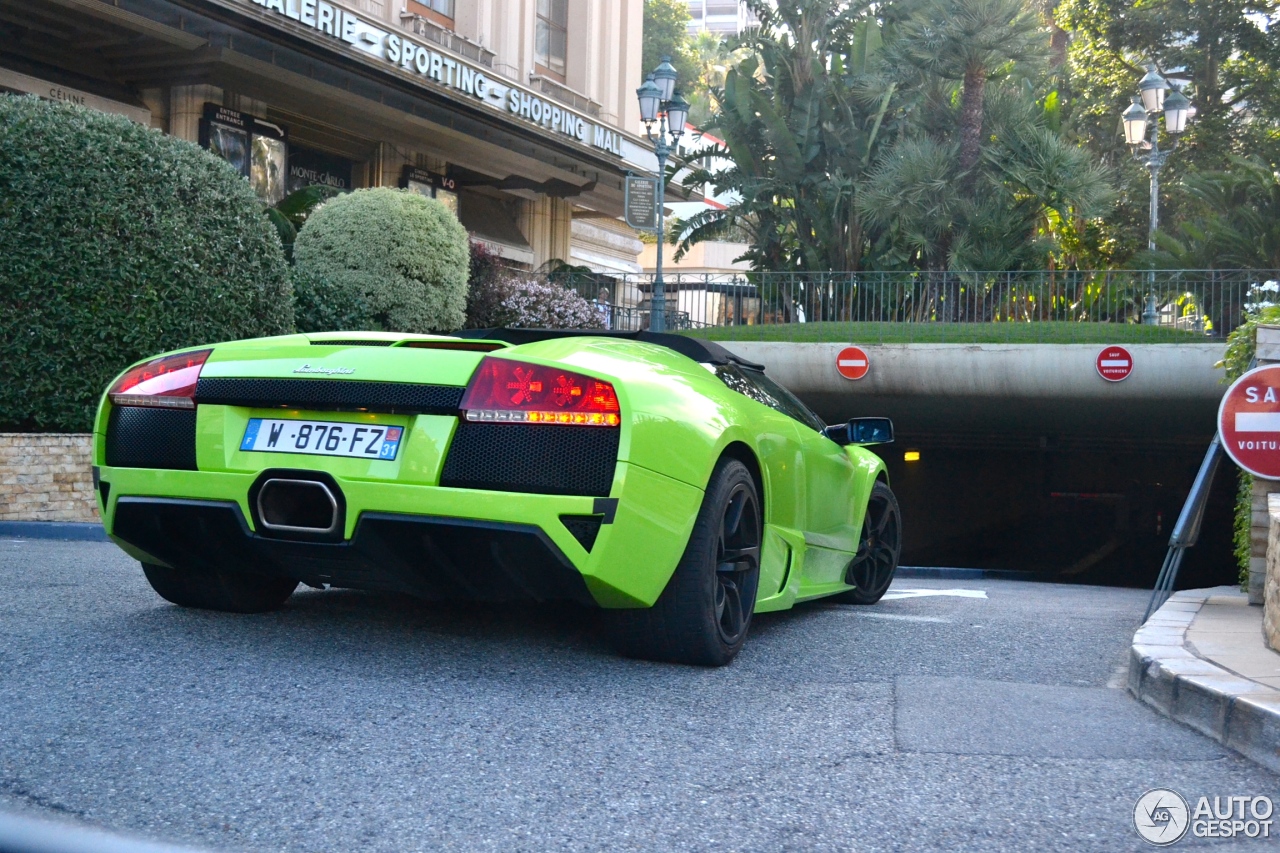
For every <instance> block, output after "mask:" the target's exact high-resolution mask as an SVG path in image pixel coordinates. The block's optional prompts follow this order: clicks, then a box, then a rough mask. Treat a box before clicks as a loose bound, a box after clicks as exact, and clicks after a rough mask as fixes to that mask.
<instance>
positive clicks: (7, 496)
mask: <svg viewBox="0 0 1280 853" xmlns="http://www.w3.org/2000/svg"><path fill="white" fill-rule="evenodd" d="M92 466H93V436H92V435H62V434H40V433H10V432H7V433H0V521H98V520H99V516H98V500H97V496H96V495H95V494H94V491H93V474H92Z"/></svg>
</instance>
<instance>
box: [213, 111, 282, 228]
mask: <svg viewBox="0 0 1280 853" xmlns="http://www.w3.org/2000/svg"><path fill="white" fill-rule="evenodd" d="M200 144H201V145H203V146H204V147H205V148H208V149H209V150H210V151H212V152H213V153H214V154H217V155H218V156H219V157H221V158H222V159H223V160H226V161H227V162H228V163H230V164H231V165H232V166H234V167H235V168H236V171H237V172H239V173H240V174H241V175H244V176H245V177H246V178H248V179H249V184H250V186H252V187H253V191H254V192H255V193H257V194H258V198H260V199H262V200H263V201H264V202H266V203H267V204H275V203H276V202H278V201H280V200H281V199H283V198H284V196H285V189H286V183H287V178H288V163H289V142H288V135H287V134H286V132H285V129H284V128H283V127H281V126H280V125H278V124H274V123H273V122H269V121H263V120H262V119H260V118H254V117H253V116H250V115H246V114H244V113H240V112H236V111H235V110H229V109H227V108H226V107H223V106H219V105H218V104H205V105H204V118H203V119H202V120H201V122H200Z"/></svg>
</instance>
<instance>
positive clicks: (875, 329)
mask: <svg viewBox="0 0 1280 853" xmlns="http://www.w3.org/2000/svg"><path fill="white" fill-rule="evenodd" d="M562 281H563V283H564V284H565V285H566V286H568V287H570V288H572V289H573V290H575V291H577V292H578V293H579V294H580V295H581V296H583V297H584V298H586V299H587V300H589V301H591V302H593V303H595V304H596V306H597V310H599V311H600V313H601V316H602V317H603V318H604V319H606V321H607V324H608V325H609V327H610V328H614V329H643V328H648V327H649V325H650V322H651V317H650V315H651V312H652V307H653V291H654V276H652V275H647V274H646V275H617V276H605V275H591V276H567V277H565V278H563V279H562ZM1277 282H1280V270H1154V271H1150V270H1108V271H1079V270H1037V271H1018V272H826V273H737V274H724V273H715V274H703V273H698V274H690V273H674V274H671V273H669V274H667V275H665V276H664V291H665V302H666V314H667V328H668V329H670V330H680V329H702V328H709V327H711V328H714V329H716V330H717V332H716V336H717V337H730V338H733V337H741V338H751V337H758V336H760V334H761V333H762V332H763V331H764V330H763V329H762V328H759V327H766V326H780V325H788V326H791V327H792V328H791V329H789V330H782V329H775V330H771V333H770V334H769V335H768V337H770V338H774V339H785V338H786V336H787V335H789V334H792V333H794V335H795V336H796V338H797V339H810V338H812V337H814V336H815V335H816V334H819V333H820V332H821V331H822V330H823V327H822V326H817V325H813V324H825V330H826V331H828V332H834V331H835V330H834V329H832V328H831V324H837V325H841V324H858V328H856V329H850V331H851V332H853V331H856V332H858V334H857V335H856V337H858V338H859V339H862V340H873V339H875V338H876V337H880V338H901V337H902V336H903V334H904V332H905V333H907V334H908V335H910V329H913V328H914V329H917V330H919V331H920V332H925V331H926V328H925V327H926V326H927V327H928V330H927V331H928V337H931V338H933V339H946V338H947V337H948V336H949V335H954V336H956V337H964V336H965V335H966V334H969V333H972V332H973V330H974V329H975V327H976V326H977V325H978V324H984V329H983V332H984V334H986V335H987V336H988V337H990V336H991V335H993V334H994V335H995V336H996V337H999V336H1000V334H1001V333H1002V330H1003V331H1004V332H1007V333H1008V334H1009V336H1010V337H1011V338H1014V337H1017V338H1025V337H1027V336H1028V332H1034V330H1029V329H1027V328H1026V326H1027V324H1053V327H1052V328H1051V327H1050V326H1048V325H1043V326H1040V327H1037V328H1039V329H1040V330H1042V331H1044V332H1045V334H1046V336H1047V337H1057V338H1063V337H1065V338H1067V339H1069V338H1070V337H1071V335H1070V327H1069V326H1068V325H1067V324H1079V323H1126V324H1140V325H1146V326H1155V327H1163V329H1164V330H1166V331H1167V332H1169V333H1174V332H1179V333H1184V334H1186V335H1189V336H1206V337H1223V336H1225V335H1226V334H1227V333H1229V332H1230V331H1231V330H1232V329H1234V328H1235V327H1236V326H1237V325H1239V324H1240V322H1241V320H1242V319H1243V316H1244V313H1245V311H1246V310H1249V309H1250V308H1256V307H1259V306H1261V305H1263V304H1267V303H1269V302H1277V303H1280V283H1277ZM1033 336H1034V335H1033Z"/></svg>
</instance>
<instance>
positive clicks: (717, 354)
mask: <svg viewBox="0 0 1280 853" xmlns="http://www.w3.org/2000/svg"><path fill="white" fill-rule="evenodd" d="M454 334H455V335H457V337H459V338H473V339H483V340H497V341H506V342H507V343H509V344H512V345H514V346H519V345H520V344H532V343H537V342H538V341H548V340H553V339H555V338H584V337H591V338H619V339H622V340H627V341H640V342H641V343H646V344H656V345H658V346H660V347H666V348H667V349H670V350H675V351H676V352H678V353H680V354H681V355H683V356H686V357H688V358H691V359H693V360H694V361H696V362H698V363H699V364H728V363H729V362H734V363H736V364H740V365H742V366H743V367H752V368H755V369H756V370H764V365H762V364H756V363H755V362H751V361H747V360H746V359H744V358H741V357H739V356H736V355H734V354H733V353H731V352H729V351H728V350H727V349H725V348H724V347H722V346H720V345H719V344H718V343H716V342H715V341H704V340H701V339H699V338H690V337H686V336H685V335H671V334H666V333H665V332H647V331H636V332H605V331H601V330H598V329H463V330H462V331H461V332H455V333H454Z"/></svg>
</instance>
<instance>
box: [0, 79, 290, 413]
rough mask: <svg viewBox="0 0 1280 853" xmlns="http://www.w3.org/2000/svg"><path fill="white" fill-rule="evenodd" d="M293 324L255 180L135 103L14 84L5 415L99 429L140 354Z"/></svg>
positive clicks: (7, 107) (1, 245) (1, 143)
mask: <svg viewBox="0 0 1280 853" xmlns="http://www.w3.org/2000/svg"><path fill="white" fill-rule="evenodd" d="M292 329H293V300H292V294H291V293H290V289H289V280H288V272H287V269H286V266H285V261H284V256H283V254H282V252H281V248H280V240H279V238H278V237H277V236H276V234H275V231H274V229H273V228H272V227H271V225H270V223H269V222H268V221H267V219H266V217H265V216H264V215H263V213H262V206H261V205H260V204H259V202H258V200H257V199H256V197H255V196H254V194H253V191H252V190H251V189H250V188H249V185H248V183H247V182H246V181H245V180H244V179H243V178H241V177H240V175H239V174H237V173H236V171H235V170H234V169H232V168H231V166H229V165H227V164H226V163H224V162H223V161H222V160H220V159H218V158H217V157H215V156H213V155H211V154H209V153H208V152H206V151H203V150H202V149H200V148H199V147H197V146H195V145H192V144H191V143H189V142H184V141H182V140H180V139H175V138H173V137H170V136H165V135H163V134H161V133H160V132H158V131H154V130H150V129H147V128H144V127H142V126H140V125H138V124H135V123H134V122H132V121H130V120H128V119H126V118H123V117H120V116H112V115H106V114H103V113H98V112H94V111H92V110H88V109H85V108H83V107H78V106H74V105H71V104H64V103H56V102H48V101H42V100H39V99H37V98H34V97H29V96H23V97H16V96H11V95H0V430H19V431H72V432H79V431H85V430H88V429H91V427H92V422H93V412H94V409H95V407H96V405H97V402H98V399H99V397H100V395H101V394H102V392H103V390H104V387H105V386H106V384H107V383H108V382H109V381H110V380H111V378H112V377H113V376H114V375H115V374H116V373H118V372H119V371H120V370H121V369H123V368H124V367H125V366H127V365H128V364H130V363H131V362H134V361H137V360H139V359H141V358H145V357H146V356H149V355H153V354H155V353H158V352H162V351H165V350H170V349H176V348H180V347H185V346H191V345H197V344H201V343H212V342H216V341H221V340H229V339H235V338H246V337H254V336H260V335H272V334H281V333H286V332H290V331H292Z"/></svg>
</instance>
